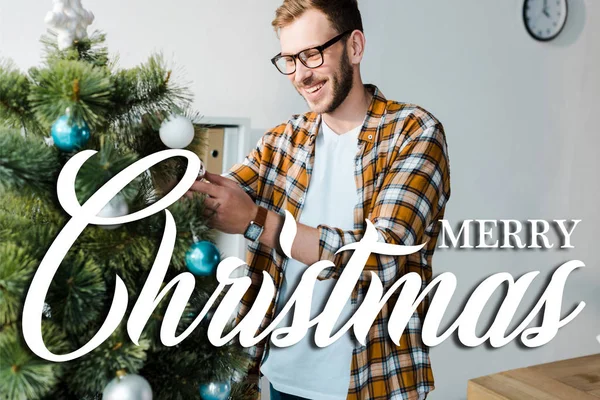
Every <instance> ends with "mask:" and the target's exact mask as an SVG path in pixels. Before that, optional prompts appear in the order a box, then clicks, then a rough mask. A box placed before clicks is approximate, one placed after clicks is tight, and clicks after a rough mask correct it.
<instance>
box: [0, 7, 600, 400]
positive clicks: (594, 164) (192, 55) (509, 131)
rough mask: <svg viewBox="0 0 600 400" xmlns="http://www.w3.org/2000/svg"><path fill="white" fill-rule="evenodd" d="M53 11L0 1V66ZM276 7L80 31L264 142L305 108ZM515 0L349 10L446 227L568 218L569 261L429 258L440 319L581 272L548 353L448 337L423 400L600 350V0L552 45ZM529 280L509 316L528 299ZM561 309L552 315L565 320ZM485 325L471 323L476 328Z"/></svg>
mask: <svg viewBox="0 0 600 400" xmlns="http://www.w3.org/2000/svg"><path fill="white" fill-rule="evenodd" d="M51 4H52V2H51V1H50V0H46V1H39V0H36V1H33V0H20V1H9V0H0V55H2V56H10V57H12V58H13V59H14V60H15V61H16V62H17V64H18V65H19V66H21V67H23V68H25V67H28V66H30V65H33V64H36V63H37V62H38V61H39V56H40V49H41V46H40V45H39V43H38V41H37V40H38V37H39V36H40V34H42V33H43V31H44V29H45V28H44V25H43V18H44V15H45V13H46V11H47V10H49V9H50V8H51ZM278 4H279V0H266V1H265V0H262V1H260V2H249V1H229V2H219V3H217V2H208V1H201V0H198V1H192V0H172V1H171V2H169V3H167V2H164V1H157V0H129V1H127V2H124V1H117V0H87V1H85V5H86V7H87V8H89V9H91V10H92V11H93V12H94V13H95V15H96V22H95V23H94V25H93V26H94V27H96V28H100V29H102V30H104V31H106V32H107V33H108V34H109V36H108V44H109V45H110V47H111V49H112V51H114V52H119V53H120V55H121V64H122V65H123V66H132V65H135V64H136V63H139V62H141V61H142V60H144V59H145V58H146V57H147V56H148V54H149V53H150V52H151V51H153V50H162V51H163V52H164V53H165V54H166V55H167V56H168V57H169V58H170V59H172V60H173V61H174V62H175V63H176V65H178V66H179V67H182V68H183V69H184V71H183V73H184V74H185V78H186V79H188V80H192V81H193V84H192V86H191V88H192V89H193V91H194V93H195V95H196V103H195V105H196V106H197V108H198V110H199V111H200V112H202V113H203V114H204V115H207V116H210V117H231V118H250V119H251V125H252V128H253V130H255V132H256V131H258V132H260V131H263V130H264V129H267V128H269V127H271V126H274V125H276V124H278V123H280V122H282V121H284V120H286V119H287V118H288V117H289V115H290V114H292V113H297V112H302V111H304V110H305V109H306V106H305V104H304V102H303V100H302V99H301V98H300V97H299V96H298V95H297V94H296V93H295V91H294V90H293V89H292V87H291V86H290V85H289V83H288V82H287V80H286V78H285V77H283V76H280V75H279V74H278V73H277V72H276V71H275V69H274V68H273V67H272V65H271V64H270V62H269V59H270V57H272V56H273V55H274V54H275V53H277V52H278V51H279V49H278V42H277V39H276V37H275V36H274V34H273V32H272V30H271V27H270V21H271V19H272V16H273V12H274V9H275V8H276V6H277V5H278ZM521 5H522V0H503V1H490V0H485V1H481V0H461V1H453V2H449V1H444V0H435V1H428V2H417V1H397V0H385V1H378V2H372V1H369V2H367V1H366V0H362V1H361V8H362V11H363V17H364V22H365V29H366V35H367V52H366V60H365V61H364V65H363V75H364V78H365V81H367V82H373V83H376V84H377V85H379V87H380V88H381V89H382V91H383V92H384V94H385V95H386V96H387V97H388V98H392V99H396V100H401V101H407V102H413V103H418V104H420V105H422V106H424V107H425V108H427V109H429V110H430V111H432V112H433V113H434V114H435V115H436V116H437V117H438V118H439V119H440V120H441V121H442V122H443V124H444V126H445V128H446V133H447V138H448V144H449V152H450V160H451V177H452V197H451V199H450V202H449V204H448V208H447V215H446V218H447V219H449V220H450V221H452V222H454V223H456V222H458V221H461V220H464V219H474V218H478V219H484V218H485V219H502V218H514V219H519V220H526V219H533V218H543V219H581V220H582V222H581V223H580V225H579V226H578V228H577V229H576V231H575V234H574V236H573V244H574V245H575V246H576V248H575V249H573V250H568V251H554V250H551V251H539V250H536V251H533V250H531V251H523V250H520V251H506V250H490V251H464V250H463V251H459V250H446V251H442V250H438V251H437V252H436V256H435V257H434V271H435V273H436V274H438V273H441V272H444V271H451V272H452V273H454V274H456V276H457V278H458V283H459V288H458V290H457V293H456V296H455V301H453V302H452V303H451V304H450V307H451V311H450V312H449V313H448V317H447V319H446V321H451V320H453V317H455V316H456V313H457V312H459V311H460V310H461V309H462V308H461V307H462V306H463V305H464V301H465V300H466V298H467V296H468V294H469V293H470V292H471V291H472V290H473V288H474V287H475V286H476V285H477V284H478V283H479V282H481V281H482V280H483V279H485V278H486V277H488V276H490V275H491V274H493V273H496V272H502V271H506V272H510V273H511V274H513V275H514V276H515V277H519V276H521V275H523V274H524V273H526V272H529V271H534V270H538V271H541V274H540V277H539V278H538V279H537V280H536V282H537V281H538V280H541V281H544V282H545V281H546V280H547V278H548V277H549V276H550V274H551V273H552V272H553V271H554V270H555V268H556V267H557V266H558V265H560V264H561V263H563V262H565V261H567V260H571V259H579V260H582V261H583V262H585V263H586V265H587V268H585V269H583V270H578V271H576V272H575V273H574V274H573V275H572V277H571V278H570V280H569V282H568V285H567V289H566V293H565V296H564V297H565V300H564V303H563V304H564V306H565V307H566V310H567V311H568V310H571V309H572V307H573V305H574V304H576V303H577V302H578V301H581V300H583V301H585V302H586V303H587V306H586V308H585V309H584V311H583V312H582V314H580V316H578V317H577V318H576V319H575V320H574V321H573V322H572V323H571V324H569V325H568V326H566V327H564V328H562V329H561V330H560V331H559V333H558V335H557V337H556V338H555V339H554V340H553V341H551V342H550V343H549V344H547V345H545V346H543V347H540V348H536V349H526V348H523V347H522V346H519V345H517V344H516V343H514V342H513V343H512V344H510V345H507V346H505V347H503V348H500V349H491V348H486V347H484V346H480V347H477V348H472V349H470V348H465V347H464V346H462V345H460V343H458V342H457V341H455V340H447V341H445V342H444V343H443V344H441V345H439V346H437V347H435V348H433V349H432V361H433V368H434V376H435V378H436V384H437V389H436V390H435V392H433V393H432V395H431V396H430V398H431V399H433V400H442V399H464V398H465V397H466V382H467V380H468V379H470V378H472V377H476V376H481V375H485V374H488V373H492V372H496V371H501V370H506V369H511V368H516V367H521V366H527V365H532V364H538V363H543V362H549V361H553V360H558V359H563V358H570V357H576V356H581V355H586V354H591V353H597V352H599V351H600V345H599V344H598V343H597V342H596V341H595V340H594V337H595V336H596V335H597V334H599V333H600V318H598V317H599V315H600V298H599V297H600V296H598V294H597V292H596V294H594V290H595V289H596V290H597V289H598V288H599V286H600V272H599V270H598V260H599V255H598V252H596V251H593V249H594V248H595V244H594V243H595V240H597V238H596V237H594V235H595V234H597V233H598V229H597V228H596V224H598V223H599V222H600V218H599V212H598V197H599V194H600V189H599V188H600V185H599V183H598V180H597V176H598V170H599V169H600V161H599V158H598V157H597V156H596V152H597V149H598V146H599V145H600V140H598V136H597V135H598V134H599V133H600V132H599V129H598V128H597V126H596V120H595V117H596V115H597V114H596V113H597V112H598V110H600V77H599V76H598V71H600V24H598V19H599V18H600V2H598V1H594V0H569V5H570V16H569V20H568V22H567V27H566V29H565V31H564V32H563V34H562V35H561V36H560V37H559V38H558V39H556V40H555V41H554V42H551V43H546V44H542V43H538V42H535V41H533V40H532V39H530V38H529V36H528V35H527V34H526V32H525V30H524V27H523V24H522V22H521V17H520V13H521ZM540 287H541V286H540V285H539V284H538V285H537V287H536V289H535V290H533V289H532V290H531V293H530V294H529V296H528V298H527V299H526V300H527V301H526V304H525V305H526V307H524V310H523V313H525V312H526V311H527V310H529V309H530V308H531V306H532V305H533V302H534V300H535V297H534V295H535V296H537V295H538V294H539V288H540ZM567 311H565V313H566V312H567ZM482 326H483V325H482Z"/></svg>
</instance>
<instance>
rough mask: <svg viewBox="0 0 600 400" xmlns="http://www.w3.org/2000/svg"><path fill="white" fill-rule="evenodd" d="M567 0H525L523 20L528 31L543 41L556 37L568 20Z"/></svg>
mask: <svg viewBox="0 0 600 400" xmlns="http://www.w3.org/2000/svg"><path fill="white" fill-rule="evenodd" d="M567 11H568V10H567V0H525V2H524V4H523V21H524V22H525V27H526V28H527V32H529V34H530V35H531V36H533V38H535V39H537V40H541V41H548V40H552V39H554V38H555V37H556V36H558V34H559V33H560V31H561V30H562V29H563V27H564V26H565V22H566V21H567Z"/></svg>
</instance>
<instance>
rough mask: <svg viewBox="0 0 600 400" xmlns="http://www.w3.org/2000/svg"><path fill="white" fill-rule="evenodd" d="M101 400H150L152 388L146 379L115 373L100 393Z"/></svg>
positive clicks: (134, 375)
mask: <svg viewBox="0 0 600 400" xmlns="http://www.w3.org/2000/svg"><path fill="white" fill-rule="evenodd" d="M102 399H103V400H152V388H151V387H150V384H149V383H148V381H147V380H146V379H144V378H143V377H141V376H140V375H136V374H127V373H126V372H125V371H123V370H120V371H117V377H116V378H115V379H113V380H112V381H110V382H109V383H108V385H106V387H105V388H104V391H103V392H102Z"/></svg>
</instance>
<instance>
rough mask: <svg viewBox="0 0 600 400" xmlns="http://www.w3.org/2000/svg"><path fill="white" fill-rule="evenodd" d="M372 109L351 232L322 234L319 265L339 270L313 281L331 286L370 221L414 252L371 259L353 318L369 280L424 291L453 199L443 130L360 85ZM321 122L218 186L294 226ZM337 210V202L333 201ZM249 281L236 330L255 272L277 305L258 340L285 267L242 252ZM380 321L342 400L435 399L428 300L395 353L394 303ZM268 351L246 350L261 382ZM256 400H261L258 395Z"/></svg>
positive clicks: (286, 129) (275, 259) (299, 119)
mask: <svg viewBox="0 0 600 400" xmlns="http://www.w3.org/2000/svg"><path fill="white" fill-rule="evenodd" d="M366 87H367V88H368V89H369V90H370V91H371V93H372V94H373V99H372V101H371V104H370V106H369V110H368V112H367V115H366V117H365V119H364V123H363V126H362V129H361V132H360V134H359V138H358V144H357V154H356V159H355V180H356V190H357V192H358V195H359V198H360V199H361V201H360V202H359V204H357V206H356V207H355V209H354V229H353V230H346V231H344V230H341V229H338V228H336V227H332V226H326V225H319V226H318V230H319V234H320V243H319V254H320V259H321V260H325V259H327V260H330V261H333V262H334V263H335V265H336V267H333V268H327V269H325V270H323V271H322V273H321V275H320V276H319V279H335V278H337V277H338V276H339V274H340V273H341V271H342V270H343V268H344V266H345V265H346V264H347V262H348V260H349V259H350V257H351V256H352V252H351V251H345V252H341V253H339V254H337V255H336V254H335V252H336V251H337V250H338V249H339V248H340V247H342V246H344V245H346V244H349V243H353V242H357V241H360V239H361V238H362V236H363V234H364V231H365V229H366V222H365V219H369V220H370V221H371V222H372V223H373V225H374V226H375V228H376V229H377V232H378V236H379V240H380V241H385V242H386V243H391V244H401V245H418V244H422V243H424V242H427V244H426V246H425V247H423V248H422V249H421V250H420V251H419V252H417V253H414V254H410V255H408V256H386V255H376V254H372V255H371V256H370V258H369V260H368V262H367V264H366V266H365V268H364V271H363V273H362V275H361V278H360V280H359V282H358V283H357V285H356V286H355V288H354V291H353V293H352V298H351V304H352V305H353V307H354V309H355V310H356V309H357V308H358V306H359V305H360V303H361V302H362V300H363V299H364V296H365V294H366V291H367V289H368V287H369V280H370V271H375V272H376V273H377V274H378V276H379V278H380V279H381V281H382V283H383V286H384V290H387V289H388V288H389V287H390V286H392V285H393V284H394V283H395V282H396V281H397V280H398V279H399V278H400V277H401V276H402V275H404V274H406V273H408V272H416V273H418V274H419V275H420V276H421V277H422V280H423V288H424V287H425V286H426V285H427V284H428V283H429V282H430V281H431V276H432V268H431V259H432V256H433V253H434V250H435V246H436V242H437V236H438V233H439V230H440V223H439V222H438V220H440V219H443V218H444V211H445V207H446V203H447V201H448V199H449V197H450V168H449V159H448V151H447V144H446V138H445V135H444V130H443V127H442V125H441V123H440V122H439V121H438V120H437V119H435V117H434V116H432V115H431V114H430V113H429V112H427V111H426V110H424V109H423V108H421V107H418V106H416V105H413V104H406V103H399V102H395V101H390V100H386V98H385V97H384V96H383V94H382V93H381V92H380V91H379V90H378V88H377V87H375V86H373V85H366ZM320 123H321V116H320V115H319V114H316V113H313V112H308V113H305V114H303V115H295V116H293V117H292V118H291V119H290V120H289V121H288V122H287V123H284V124H281V125H279V126H277V127H275V128H274V129H272V130H270V131H268V132H267V133H266V134H265V135H264V136H263V137H262V138H261V139H260V141H259V142H258V143H257V146H256V148H254V149H253V150H252V151H251V152H250V154H249V155H248V156H247V157H246V158H245V159H244V161H243V162H242V163H240V164H236V165H234V166H233V167H232V168H231V169H230V171H229V172H227V173H226V174H224V176H226V177H228V178H230V179H233V180H235V181H237V182H238V183H239V184H240V186H241V187H242V188H243V189H244V190H245V191H246V192H247V193H248V194H249V195H250V196H251V197H252V198H253V199H254V201H255V202H256V204H258V205H261V206H263V207H266V208H268V209H269V210H272V211H275V212H277V213H279V214H284V211H285V210H288V211H289V212H290V213H291V214H292V215H293V216H294V218H295V219H296V220H298V218H299V217H300V213H301V212H302V207H303V204H304V198H305V195H306V192H307V189H308V185H309V182H310V176H311V173H312V168H313V161H314V150H315V137H316V135H317V134H318V132H319V127H320ZM332 201H335V199H332ZM248 249H249V251H248V254H247V264H248V273H249V276H250V277H251V278H252V285H251V287H250V289H249V290H248V292H247V293H246V294H245V296H244V299H243V300H242V304H241V306H240V309H239V313H238V316H237V321H238V322H239V321H241V319H242V318H244V316H245V315H246V314H247V313H248V311H249V309H250V307H251V306H252V303H253V301H254V299H255V298H256V295H257V293H258V289H259V288H260V284H261V282H262V272H263V271H266V272H267V273H268V274H269V275H270V276H271V278H272V279H273V281H274V283H275V286H276V288H277V295H276V296H275V298H273V300H272V301H271V305H270V307H269V309H268V311H267V313H266V315H265V317H264V319H263V322H262V324H261V327H260V329H259V332H262V331H263V330H264V329H265V328H266V327H267V326H268V325H269V324H270V323H271V321H272V320H273V318H274V312H275V310H276V307H275V305H276V302H277V299H278V293H279V288H280V286H281V283H282V279H283V268H284V267H285V263H286V262H287V257H285V256H283V255H280V254H279V253H277V252H276V251H275V250H274V249H271V248H269V247H267V246H265V245H262V244H260V243H258V242H257V243H252V244H250V245H249V248H248ZM398 292H399V291H396V293H395V294H394V295H393V296H392V297H391V298H390V299H389V300H388V302H387V303H386V304H385V305H384V306H383V308H382V310H381V312H380V313H379V314H378V316H377V318H376V319H375V322H374V323H373V325H372V326H371V328H370V330H369V333H368V335H367V339H366V344H365V345H361V344H360V343H359V342H358V341H356V340H355V341H354V342H355V347H354V351H353V355H352V365H351V376H350V385H349V388H348V399H364V400H368V399H386V400H387V399H410V400H413V399H414V400H416V399H418V398H419V393H427V392H429V391H431V390H433V389H434V381H433V373H432V370H431V365H430V361H429V348H428V347H427V346H426V345H425V344H424V343H423V342H422V340H421V321H423V319H424V317H425V314H426V312H427V309H428V305H429V299H428V298H426V299H425V300H424V301H423V302H422V303H421V304H420V305H419V307H418V308H417V311H416V312H415V313H414V314H413V316H412V318H411V319H410V320H409V323H408V324H407V326H406V328H405V330H404V332H403V334H402V336H401V338H400V345H399V346H396V345H395V344H394V343H393V342H392V341H391V339H390V338H389V335H388V332H387V323H388V319H389V316H390V314H391V311H392V310H393V307H394V305H395V303H396V301H397V293H398ZM265 342H266V340H265V341H263V342H261V343H259V344H258V345H257V346H255V347H253V348H250V349H249V352H250V354H251V356H252V357H253V360H254V366H253V369H252V371H251V373H255V374H258V373H259V366H260V363H261V361H262V359H263V356H265V355H266V353H267V352H268V346H266V349H265V344H266V343H265ZM259 397H260V394H259Z"/></svg>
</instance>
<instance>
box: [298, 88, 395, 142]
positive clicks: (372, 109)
mask: <svg viewBox="0 0 600 400" xmlns="http://www.w3.org/2000/svg"><path fill="white" fill-rule="evenodd" d="M364 86H365V88H366V89H367V90H368V91H369V93H371V94H372V95H373V97H372V98H371V103H370V104H369V108H368V110H367V114H366V115H365V119H364V120H363V123H362V128H361V131H360V134H359V136H358V140H359V141H363V142H369V143H373V142H375V137H374V136H373V134H372V133H371V132H368V131H367V129H366V128H367V127H369V126H377V125H378V124H379V121H380V120H381V117H382V114H383V112H384V110H385V107H386V104H387V99H386V98H385V96H384V95H383V93H381V91H380V90H379V88H378V87H377V86H375V85H371V84H365V85H364ZM315 114H316V113H314V112H311V113H310V114H309V115H310V117H309V118H308V119H309V120H311V121H314V123H313V124H312V127H311V129H310V131H309V132H308V136H309V140H310V143H311V144H312V143H314V141H315V139H316V137H317V134H318V133H319V129H320V128H321V121H322V119H323V117H322V115H321V114H316V115H315Z"/></svg>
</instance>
